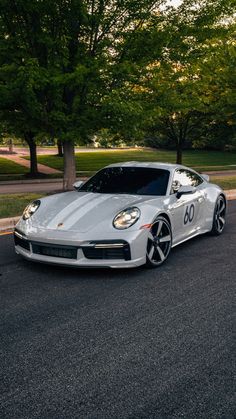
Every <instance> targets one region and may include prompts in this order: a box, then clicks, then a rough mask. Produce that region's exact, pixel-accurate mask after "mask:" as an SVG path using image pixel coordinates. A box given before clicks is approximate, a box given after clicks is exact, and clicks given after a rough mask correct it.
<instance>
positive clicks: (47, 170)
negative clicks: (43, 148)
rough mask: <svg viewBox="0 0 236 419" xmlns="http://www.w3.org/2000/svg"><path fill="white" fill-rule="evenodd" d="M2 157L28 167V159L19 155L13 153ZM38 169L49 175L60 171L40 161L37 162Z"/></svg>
mask: <svg viewBox="0 0 236 419" xmlns="http://www.w3.org/2000/svg"><path fill="white" fill-rule="evenodd" d="M4 159H7V160H10V161H13V162H14V163H16V164H19V165H20V166H24V167H27V168H28V169H29V168H30V160H26V159H24V158H22V157H20V156H17V155H14V154H5V155H4ZM38 171H39V172H40V173H43V174H45V175H51V174H54V173H62V172H61V171H60V170H57V169H52V167H48V166H45V165H44V164H40V163H38Z"/></svg>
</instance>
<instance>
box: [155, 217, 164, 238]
mask: <svg viewBox="0 0 236 419" xmlns="http://www.w3.org/2000/svg"><path fill="white" fill-rule="evenodd" d="M162 226H163V221H159V224H158V227H157V233H156V235H157V237H158V236H159V234H160V232H161V229H162Z"/></svg>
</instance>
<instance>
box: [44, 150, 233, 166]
mask: <svg viewBox="0 0 236 419" xmlns="http://www.w3.org/2000/svg"><path fill="white" fill-rule="evenodd" d="M132 160H138V161H144V162H145V161H160V162H169V163H174V162H175V152H174V151H169V150H158V151H152V150H145V149H144V150H114V151H99V152H97V153H96V152H84V153H77V154H76V169H77V171H79V172H81V171H87V172H91V171H96V170H98V169H101V168H102V167H104V166H106V165H108V164H111V163H118V162H124V161H132ZM38 161H39V162H40V163H42V164H45V165H46V166H50V167H53V168H55V169H58V170H63V159H62V158H61V157H58V156H53V155H44V156H42V155H41V156H39V157H38ZM183 164H185V165H186V166H190V167H195V168H197V169H198V170H201V171H203V170H227V169H233V168H234V167H231V166H229V165H235V169H236V153H232V152H231V153H230V152H219V151H212V152H208V151H201V150H189V151H186V152H185V153H184V155H183Z"/></svg>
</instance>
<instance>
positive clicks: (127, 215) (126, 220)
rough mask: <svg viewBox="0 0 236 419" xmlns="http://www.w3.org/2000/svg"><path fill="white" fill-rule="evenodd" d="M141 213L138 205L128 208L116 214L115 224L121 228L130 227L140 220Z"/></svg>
mask: <svg viewBox="0 0 236 419" xmlns="http://www.w3.org/2000/svg"><path fill="white" fill-rule="evenodd" d="M140 214H141V212H140V210H139V209H138V208H136V207H132V208H126V209H125V210H123V211H121V212H119V214H117V215H116V216H115V218H114V220H113V226H114V227H115V228H118V229H119V230H124V229H126V228H129V227H131V226H132V225H133V224H134V223H136V221H138V219H139V217H140Z"/></svg>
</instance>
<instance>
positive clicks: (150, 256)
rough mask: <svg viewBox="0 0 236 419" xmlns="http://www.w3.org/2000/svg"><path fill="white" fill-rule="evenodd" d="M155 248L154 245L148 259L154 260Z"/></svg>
mask: <svg viewBox="0 0 236 419" xmlns="http://www.w3.org/2000/svg"><path fill="white" fill-rule="evenodd" d="M154 251H155V247H154V246H153V245H152V247H151V249H150V250H149V253H148V257H149V258H150V259H152V257H153V255H154Z"/></svg>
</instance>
